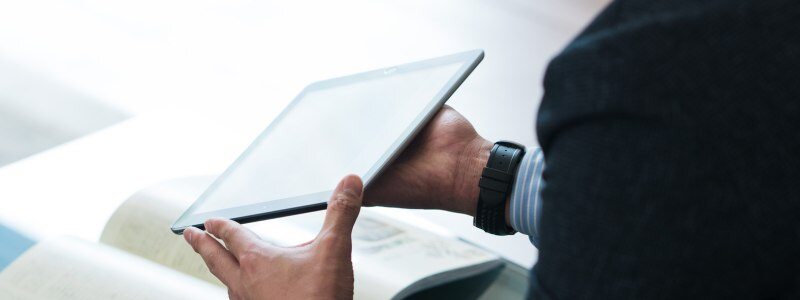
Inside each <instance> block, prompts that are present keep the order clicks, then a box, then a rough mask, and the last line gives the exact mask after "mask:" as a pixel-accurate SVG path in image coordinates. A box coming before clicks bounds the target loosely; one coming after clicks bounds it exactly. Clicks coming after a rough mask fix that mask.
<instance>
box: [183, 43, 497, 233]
mask: <svg viewBox="0 0 800 300" xmlns="http://www.w3.org/2000/svg"><path fill="white" fill-rule="evenodd" d="M482 58H483V51H482V50H473V51H468V52H463V53H458V54H453V55H449V56H444V57H440V58H434V59H429V60H425V61H420V62H415V63H410V64H405V65H400V66H394V67H389V68H384V69H380V70H374V71H369V72H364V73H360V74H355V75H351V76H346V77H341V78H335V79H330V80H324V81H320V82H316V83H312V84H310V85H309V86H307V87H306V88H305V89H303V91H302V92H300V95H298V96H297V97H296V98H295V99H294V100H293V101H292V102H291V103H290V104H289V105H288V106H287V107H286V108H285V109H284V110H283V111H282V112H281V113H280V114H279V115H278V116H277V117H276V118H275V120H274V121H273V122H272V123H271V124H270V125H269V126H268V127H267V128H266V129H265V130H264V131H263V132H262V133H261V134H260V135H259V136H258V137H257V138H256V139H255V141H253V143H252V144H251V145H250V146H249V147H248V148H247V150H245V151H244V153H243V154H242V155H241V156H239V158H238V159H237V160H236V161H235V162H234V163H233V164H232V165H231V166H230V167H228V169H227V170H226V171H225V172H224V173H222V175H220V176H219V177H218V178H217V179H216V180H215V181H214V183H212V184H211V185H210V186H209V187H208V189H207V190H206V191H205V192H204V193H203V194H202V195H201V196H200V197H199V198H198V199H197V201H196V202H195V203H194V204H193V205H192V206H191V207H189V208H188V209H187V210H186V212H185V213H184V214H183V215H182V216H181V217H180V218H178V220H177V221H176V222H175V223H174V224H173V225H172V231H173V232H174V233H176V234H180V233H182V232H183V230H184V229H185V228H186V227H189V226H195V227H198V228H201V229H203V223H204V222H205V221H206V220H207V219H209V218H213V217H221V218H227V219H231V220H234V221H237V222H239V223H247V222H253V221H259V220H265V219H270V218H276V217H281V216H287V215H293V214H299V213H303V212H309V211H314V210H321V209H325V207H326V206H327V201H328V199H329V198H330V196H331V193H332V192H333V189H334V188H335V187H336V185H337V183H338V182H339V180H340V179H341V178H342V177H344V176H345V175H347V174H356V175H358V176H360V177H361V179H362V180H363V182H364V185H365V186H369V184H370V182H372V181H373V180H374V179H375V178H376V177H377V176H378V175H379V174H380V172H381V171H382V170H383V169H384V168H385V167H387V166H388V165H389V164H390V163H391V162H392V160H393V159H394V158H395V157H397V155H399V154H400V152H401V151H402V150H403V148H404V147H405V146H406V145H407V144H408V143H409V142H410V141H411V140H412V139H413V138H414V136H415V135H416V133H417V132H418V131H419V130H420V129H422V128H423V127H424V126H425V124H426V123H427V122H428V121H429V120H430V119H431V118H432V117H433V116H434V115H435V114H436V113H437V112H438V111H439V109H440V108H441V107H442V105H444V102H445V101H446V100H447V98H449V97H450V95H452V94H453V92H455V90H456V89H457V88H458V87H459V85H461V83H462V82H463V81H464V79H466V78H467V76H468V75H469V74H470V73H471V72H472V70H473V69H475V67H476V66H477V65H478V63H479V62H480V61H481V59H482Z"/></svg>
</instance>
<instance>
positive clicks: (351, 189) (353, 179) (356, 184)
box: [342, 175, 364, 197]
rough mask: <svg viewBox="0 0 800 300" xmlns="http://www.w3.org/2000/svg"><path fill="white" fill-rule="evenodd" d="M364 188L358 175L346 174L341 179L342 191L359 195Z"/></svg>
mask: <svg viewBox="0 0 800 300" xmlns="http://www.w3.org/2000/svg"><path fill="white" fill-rule="evenodd" d="M363 190H364V188H363V187H362V185H361V180H360V179H359V178H358V176H355V175H348V176H347V177H345V178H344V180H343V181H342V192H344V193H347V194H350V195H354V196H356V197H360V196H361V193H362V192H363Z"/></svg>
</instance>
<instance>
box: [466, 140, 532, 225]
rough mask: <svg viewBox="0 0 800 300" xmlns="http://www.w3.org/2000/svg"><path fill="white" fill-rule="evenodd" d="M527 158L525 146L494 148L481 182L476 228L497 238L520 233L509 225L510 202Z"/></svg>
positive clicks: (498, 145)
mask: <svg viewBox="0 0 800 300" xmlns="http://www.w3.org/2000/svg"><path fill="white" fill-rule="evenodd" d="M524 155H525V147H523V146H522V145H519V144H516V143H513V142H508V141H500V142H497V143H495V144H494V146H493V147H492V151H491V152H490V154H489V161H488V162H486V167H485V168H483V172H482V173H481V179H480V181H478V186H479V187H480V194H479V196H478V209H477V210H476V212H475V220H474V224H475V227H478V228H480V229H483V231H486V232H488V233H491V234H495V235H511V234H515V233H517V231H516V230H514V229H513V228H511V227H509V226H508V225H507V224H506V201H508V197H509V194H510V193H511V186H512V184H513V183H514V177H516V175H517V167H519V163H520V161H522V156H524Z"/></svg>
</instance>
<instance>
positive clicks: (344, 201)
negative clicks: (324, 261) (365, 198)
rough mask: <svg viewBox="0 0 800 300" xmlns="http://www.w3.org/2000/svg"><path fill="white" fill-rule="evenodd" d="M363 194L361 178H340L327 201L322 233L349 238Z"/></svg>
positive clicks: (353, 176)
mask: <svg viewBox="0 0 800 300" xmlns="http://www.w3.org/2000/svg"><path fill="white" fill-rule="evenodd" d="M363 193H364V185H363V183H361V178H359V177H358V176H356V175H352V174H351V175H347V176H345V177H344V178H342V180H341V181H339V185H337V186H336V190H334V191H333V195H331V199H330V200H329V201H328V210H327V212H326V213H325V223H324V224H323V225H322V232H327V233H335V234H342V235H343V236H347V237H350V234H351V233H352V232H353V225H355V223H356V218H358V212H359V211H360V210H361V195H362V194H363Z"/></svg>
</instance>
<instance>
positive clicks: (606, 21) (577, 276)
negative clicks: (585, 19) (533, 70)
mask: <svg viewBox="0 0 800 300" xmlns="http://www.w3.org/2000/svg"><path fill="white" fill-rule="evenodd" d="M544 88H545V95H544V99H543V101H542V104H541V107H540V109H539V116H538V121H537V122H538V123H537V132H538V136H539V141H540V144H541V146H542V149H543V151H544V153H545V161H546V168H545V171H544V182H545V186H544V189H543V190H542V199H543V206H542V218H541V227H540V232H541V240H540V245H539V247H540V251H541V252H540V256H539V261H538V263H537V264H536V266H535V267H534V270H533V272H532V276H531V277H532V280H531V286H532V287H531V296H532V297H534V298H545V299H549V298H569V299H574V298H578V299H583V298H597V299H653V298H664V299H686V298H693V299H710V298H721V299H733V298H749V299H752V298H786V299H800V292H799V291H800V1H798V0H752V1H740V0H706V1H703V0H693V1H687V0H670V1H656V0H629V1H625V0H620V1H615V2H614V3H612V4H611V5H610V6H609V7H608V8H607V9H606V10H605V11H603V12H602V13H601V14H600V15H599V16H598V17H597V19H596V20H594V21H593V22H592V23H591V24H590V25H589V26H588V28H586V29H585V31H584V32H583V33H581V34H580V35H579V36H578V37H577V38H576V39H575V40H574V41H573V42H572V43H571V44H570V45H569V46H568V47H567V48H566V49H564V50H563V52H562V53H561V54H560V55H558V56H557V57H556V58H555V59H554V60H553V61H552V62H551V63H550V66H549V67H548V70H547V73H546V76H545V80H544Z"/></svg>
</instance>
